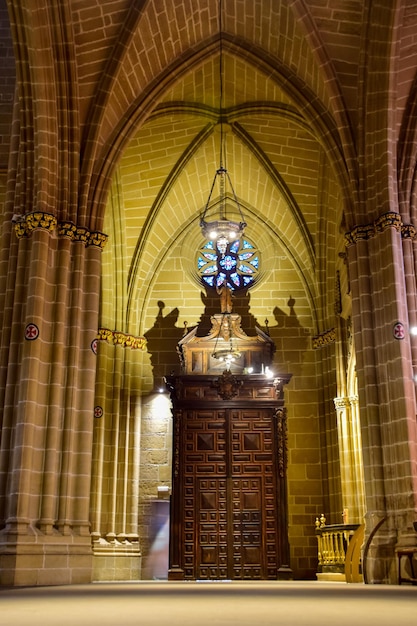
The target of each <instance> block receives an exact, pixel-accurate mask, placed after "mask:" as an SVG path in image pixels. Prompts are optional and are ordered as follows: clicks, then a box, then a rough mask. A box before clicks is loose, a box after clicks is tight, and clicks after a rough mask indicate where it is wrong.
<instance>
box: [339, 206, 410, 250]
mask: <svg viewBox="0 0 417 626" xmlns="http://www.w3.org/2000/svg"><path fill="white" fill-rule="evenodd" d="M388 228H395V230H396V231H398V232H401V236H402V237H403V238H404V239H415V238H416V234H417V233H416V229H415V228H414V226H412V225H411V224H403V222H402V220H401V216H400V215H399V213H395V212H394V211H389V212H388V213H384V214H383V215H380V216H379V217H378V218H377V219H376V220H375V221H374V222H372V223H370V224H363V225H360V226H355V228H353V229H352V230H351V231H350V232H349V233H346V235H345V245H346V246H347V247H348V246H351V245H353V244H355V243H358V241H363V240H366V239H371V238H372V237H375V236H376V235H377V234H378V233H383V232H385V231H386V230H387V229H388Z"/></svg>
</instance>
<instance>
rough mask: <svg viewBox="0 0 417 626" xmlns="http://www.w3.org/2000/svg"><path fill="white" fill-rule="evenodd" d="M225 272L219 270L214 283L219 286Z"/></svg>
mask: <svg viewBox="0 0 417 626" xmlns="http://www.w3.org/2000/svg"><path fill="white" fill-rule="evenodd" d="M226 278H227V277H226V274H224V273H223V272H219V273H218V275H217V278H216V285H217V286H218V287H220V285H221V284H222V283H223V282H224V281H225V280H226Z"/></svg>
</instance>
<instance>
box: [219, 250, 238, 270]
mask: <svg viewBox="0 0 417 626" xmlns="http://www.w3.org/2000/svg"><path fill="white" fill-rule="evenodd" d="M219 263H220V267H221V268H222V269H224V270H229V271H230V270H232V269H233V268H235V267H236V259H235V258H233V257H232V256H230V254H227V255H226V256H225V257H224V258H223V259H220V261H219Z"/></svg>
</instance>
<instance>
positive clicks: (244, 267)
mask: <svg viewBox="0 0 417 626" xmlns="http://www.w3.org/2000/svg"><path fill="white" fill-rule="evenodd" d="M239 271H241V272H243V273H244V274H253V269H252V268H251V267H249V265H243V263H242V264H241V265H239Z"/></svg>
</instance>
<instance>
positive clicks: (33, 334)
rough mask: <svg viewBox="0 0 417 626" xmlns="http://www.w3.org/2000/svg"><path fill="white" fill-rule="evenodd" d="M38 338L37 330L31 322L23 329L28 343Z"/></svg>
mask: <svg viewBox="0 0 417 626" xmlns="http://www.w3.org/2000/svg"><path fill="white" fill-rule="evenodd" d="M38 337H39V328H38V327H37V326H36V324H33V322H32V323H31V324H28V325H27V326H26V328H25V339H27V340H28V341H34V340H35V339H37V338H38Z"/></svg>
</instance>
